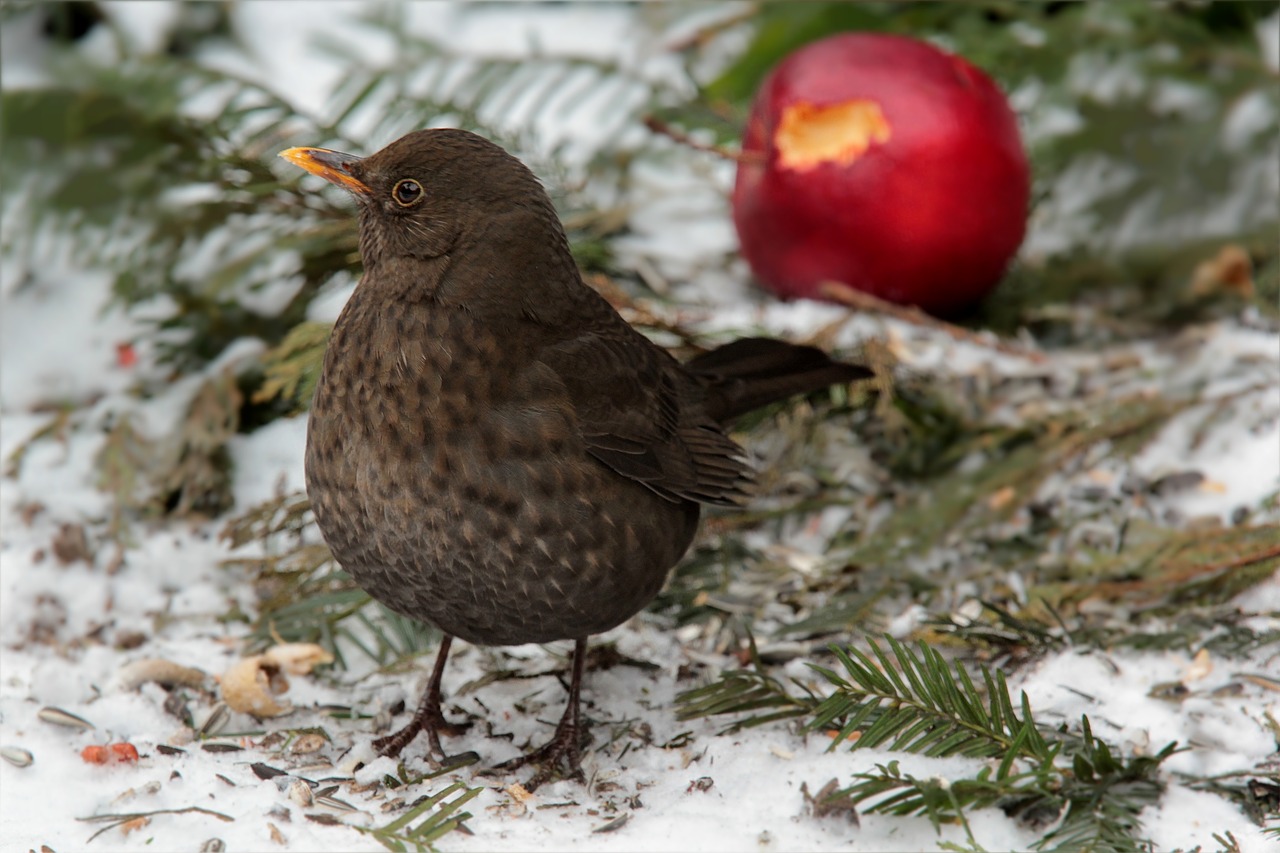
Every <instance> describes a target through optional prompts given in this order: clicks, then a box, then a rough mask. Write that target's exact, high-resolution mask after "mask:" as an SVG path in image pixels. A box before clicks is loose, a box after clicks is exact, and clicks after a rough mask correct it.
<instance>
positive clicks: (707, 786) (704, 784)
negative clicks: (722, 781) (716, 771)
mask: <svg viewBox="0 0 1280 853" xmlns="http://www.w3.org/2000/svg"><path fill="white" fill-rule="evenodd" d="M715 784H716V783H715V781H714V780H713V779H712V778H711V777H710V776H699V777H698V778H697V779H694V780H693V781H692V782H690V783H689V787H687V788H685V789H684V792H685V793H686V794H692V793H693V792H694V791H710V790H711V788H712V787H713V786H714V785H715Z"/></svg>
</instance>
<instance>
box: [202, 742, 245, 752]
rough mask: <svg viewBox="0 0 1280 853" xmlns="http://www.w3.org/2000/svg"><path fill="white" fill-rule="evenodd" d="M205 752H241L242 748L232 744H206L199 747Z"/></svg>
mask: <svg viewBox="0 0 1280 853" xmlns="http://www.w3.org/2000/svg"><path fill="white" fill-rule="evenodd" d="M200 748H201V749H203V750H204V751H205V752H242V751H243V750H244V747H243V746H240V745H238V744H234V743H206V744H203V745H202V746H201V747H200Z"/></svg>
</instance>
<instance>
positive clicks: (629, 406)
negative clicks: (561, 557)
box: [540, 309, 751, 505]
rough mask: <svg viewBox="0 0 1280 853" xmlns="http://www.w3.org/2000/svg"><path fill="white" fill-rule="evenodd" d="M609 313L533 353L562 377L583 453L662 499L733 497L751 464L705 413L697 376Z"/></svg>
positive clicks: (739, 494)
mask: <svg viewBox="0 0 1280 853" xmlns="http://www.w3.org/2000/svg"><path fill="white" fill-rule="evenodd" d="M609 314H610V315H612V316H608V315H599V316H600V322H597V323H592V324H590V325H587V326H586V327H585V328H580V329H578V330H577V333H576V334H574V335H573V336H572V337H570V338H568V339H563V340H561V341H559V342H558V343H556V344H555V345H554V346H552V347H550V348H548V349H547V350H546V351H544V353H543V354H542V357H541V359H540V360H541V361H542V362H543V363H544V364H546V365H547V366H549V367H550V368H551V369H552V370H554V371H555V372H556V374H557V375H558V376H559V378H560V380H561V382H563V384H564V386H565V389H566V391H567V392H568V396H569V400H570V402H571V403H572V406H573V408H574V412H575V414H576V416H577V421H578V427H579V430H580V432H581V435H582V438H583V441H584V442H585V443H586V446H587V450H588V452H589V453H590V454H591V455H592V456H593V457H595V458H596V459H597V460H599V461H600V462H601V463H603V464H605V465H607V466H608V467H609V468H612V469H613V470H614V471H616V472H618V473H619V474H621V475H623V476H624V477H629V478H631V479H633V480H636V481H638V482H640V483H643V484H644V485H645V486H647V487H649V488H650V489H652V490H653V491H654V492H656V493H657V494H659V495H661V496H662V497H665V498H667V499H669V500H693V501H698V502H700V503H714V504H728V505H734V504H737V503H740V502H741V501H742V500H743V499H744V498H745V497H746V493H747V489H748V487H749V486H750V484H751V472H750V468H749V467H748V466H747V463H746V460H745V459H744V458H743V452H742V448H740V447H739V446H738V445H737V444H735V443H734V442H733V441H732V440H731V439H730V438H729V437H728V436H727V435H725V433H724V431H723V429H722V428H721V427H720V425H719V424H717V423H716V422H715V421H714V420H712V419H711V417H710V416H708V415H707V414H706V412H705V410H704V406H703V404H702V400H701V396H702V392H701V386H700V385H699V384H698V382H697V380H695V379H693V378H692V377H690V376H688V375H686V374H684V373H683V371H682V368H681V367H680V365H679V364H678V363H677V362H676V361H675V360H674V359H673V358H671V357H670V356H669V355H668V354H667V353H666V352H664V351H663V350H661V349H660V348H659V347H657V346H656V345H655V344H653V343H651V342H650V341H649V340H648V339H647V338H645V337H644V336H642V335H641V334H640V333H639V332H636V331H635V330H634V329H632V328H631V327H630V326H628V325H627V324H626V323H625V321H623V320H622V319H621V318H620V317H617V315H616V314H613V313H612V310H611V309H610V311H609ZM614 320H616V322H614Z"/></svg>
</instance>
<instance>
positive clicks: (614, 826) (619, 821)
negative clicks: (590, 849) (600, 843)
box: [591, 814, 631, 833]
mask: <svg viewBox="0 0 1280 853" xmlns="http://www.w3.org/2000/svg"><path fill="white" fill-rule="evenodd" d="M630 819H631V815H630V814H620V815H618V816H617V817H615V818H614V819H613V820H611V821H609V822H608V823H606V824H605V825H604V826H597V827H596V828H595V829H593V830H591V832H592V833H597V832H616V831H617V830H619V829H622V827H624V826H626V824H627V821H628V820H630Z"/></svg>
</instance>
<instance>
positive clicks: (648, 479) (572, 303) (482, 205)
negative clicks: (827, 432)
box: [281, 130, 870, 789]
mask: <svg viewBox="0 0 1280 853" xmlns="http://www.w3.org/2000/svg"><path fill="white" fill-rule="evenodd" d="M281 156H283V157H285V158H286V159H288V160H289V161H290V162H292V163H294V164H295V165H298V166H300V167H302V168H303V169H306V170H307V171H308V172H311V173H312V174H315V175H318V176H320V177H322V178H324V179H326V180H328V181H331V182H332V183H335V184H337V185H338V186H341V187H343V188H345V189H347V190H349V191H350V192H351V193H352V194H353V195H354V196H355V197H356V199H357V200H358V201H359V203H360V252H361V255H362V256H363V259H364V277H363V278H362V279H361V281H360V284H359V285H358V286H357V288H356V290H355V293H354V294H352V296H351V299H350V301H348V302H347V305H346V307H345V308H344V309H343V311H342V314H341V316H340V317H339V318H338V322H337V324H336V325H335V326H334V329H333V336H332V338H331V339H330V341H329V346H328V350H327V351H326V353H325V358H324V366H323V370H322V373H321V376H320V381H319V385H318V387H317V390H316V395H315V400H314V402H313V404H312V407H311V418H310V422H309V424H308V429H307V452H306V482H307V492H308V494H309V495H310V496H311V500H312V504H313V508H314V511H315V516H316V521H317V523H318V524H319V526H320V531H321V533H323V535H324V538H325V541H327V542H328V544H329V547H330V548H331V549H332V551H333V554H334V556H335V557H336V558H337V560H338V562H339V563H340V564H341V565H342V566H343V568H344V569H346V570H347V571H348V572H349V573H350V574H351V576H352V577H353V578H355V580H356V582H357V583H358V584H360V586H362V587H363V588H364V589H365V590H367V591H368V592H369V594H370V595H372V596H373V597H374V598H376V599H378V600H379V601H381V602H382V603H383V604H385V605H386V606H387V607H390V608H391V609H392V610H395V611H396V612H398V613H402V614H404V615H406V616H410V617H412V618H415V619H420V620H422V621H424V622H428V623H430V624H432V625H435V626H436V627H438V628H439V629H440V630H441V631H443V632H444V635H445V636H444V640H443V642H442V643H441V645H440V650H439V652H438V653H437V656H436V662H435V668H434V670H433V672H432V675H431V679H430V681H429V683H428V686H427V689H426V692H425V694H424V695H423V698H422V702H421V705H420V706H419V708H418V710H417V713H416V714H415V715H414V717H413V719H412V720H411V721H410V722H409V724H408V725H407V726H405V727H404V728H403V729H401V730H400V731H398V732H396V733H394V734H392V735H390V736H388V737H384V738H381V739H380V740H378V741H375V743H374V746H375V747H376V748H377V749H378V750H379V751H380V752H381V753H383V754H385V755H395V754H397V753H399V752H400V750H402V749H403V748H404V747H405V745H406V744H408V743H409V742H410V741H411V740H413V738H414V737H415V736H416V735H417V733H418V732H420V731H425V732H426V733H427V737H428V738H429V740H430V746H431V752H432V753H433V754H434V755H435V756H438V757H441V758H443V757H444V751H443V749H442V748H441V746H440V734H442V733H443V734H456V733H458V732H459V727H457V726H454V725H452V724H450V723H448V722H447V721H446V720H445V718H444V716H443V714H442V713H441V707H440V681H441V675H442V673H443V671H444V664H445V660H446V658H447V656H448V653H449V646H450V643H451V642H452V638H454V637H458V638H460V639H463V640H466V641H467V642H470V643H479V644H483V645H509V644H519V643H544V642H548V641H550V640H565V639H569V640H574V641H575V646H574V655H573V672H572V677H571V680H570V684H569V701H568V706H567V707H566V709H565V712H564V716H563V717H562V719H561V720H560V723H559V725H558V726H557V728H556V732H555V735H554V736H553V737H552V739H551V741H550V742H549V743H548V744H547V745H545V746H544V747H542V748H541V749H538V750H536V751H534V752H532V753H530V754H528V755H525V756H523V757H521V758H517V759H515V760H514V761H510V762H507V763H506V764H504V765H500V767H502V768H504V769H513V768H515V767H519V766H521V765H523V764H525V763H534V764H537V765H539V770H538V771H537V772H536V773H535V775H534V776H533V778H532V779H531V780H530V782H529V783H528V785H527V786H526V787H528V788H530V789H532V788H534V787H536V786H537V785H538V784H540V783H542V782H543V781H545V780H546V779H548V778H550V777H551V775H552V774H553V773H555V772H557V770H558V769H559V767H560V765H561V764H562V763H563V764H565V765H567V770H568V771H569V773H570V775H573V776H575V777H577V778H581V770H580V767H579V763H580V743H581V740H580V734H581V733H580V724H579V714H578V694H579V688H580V685H581V681H582V670H583V662H584V657H585V652H586V643H587V637H588V636H589V635H591V634H596V633H599V632H601V631H607V630H608V629H610V628H612V627H614V626H615V625H618V624H620V623H621V622H623V621H624V620H626V619H628V618H629V617H631V616H632V615H634V614H635V613H636V612H638V611H639V610H640V609H641V608H642V607H644V606H645V605H646V604H647V603H648V602H649V601H651V600H652V599H653V597H654V596H655V595H656V594H657V593H658V590H659V589H660V588H661V587H662V585H663V582H664V581H665V580H666V577H667V573H668V572H669V571H670V569H671V567H672V566H674V565H675V563H676V561H677V560H679V559H680V557H681V555H683V554H684V552H685V549H686V548H688V546H689V543H690V542H691V541H692V539H693V535H694V531H695V528H696V527H697V524H698V513H699V508H700V505H701V504H704V503H710V504H736V503H738V502H740V501H741V500H742V499H743V498H744V497H745V495H746V489H747V487H748V486H749V484H750V480H751V474H750V471H749V469H748V467H747V465H746V463H745V461H744V459H743V451H742V449H741V448H740V447H738V445H736V444H735V443H734V442H733V441H732V440H731V439H730V438H729V437H728V436H727V435H726V434H725V430H724V426H723V425H724V424H725V423H727V422H729V421H732V420H733V419H734V418H735V417H737V416H738V415H740V414H742V413H744V412H747V411H749V410H751V409H753V408H757V407H759V406H762V405H765V404H767V403H770V402H773V401H776V400H780V399H783V398H785V397H788V396H791V395H793V394H799V393H805V392H809V391H813V390H816V389H819V388H823V387H826V386H828V385H831V384H834V383H841V382H849V381H852V380H855V379H860V378H863V377H866V376H868V375H870V374H869V372H868V371H867V370H866V369H865V368H863V367H859V366H853V365H847V364H840V363H836V362H833V361H831V360H830V359H829V358H828V357H827V356H826V355H825V354H823V353H822V352H821V351H819V350H817V349H814V348H811V347H801V346H793V345H790V344H786V343H782V342H779V341H771V340H766V339H746V340H740V341H737V342H735V343H732V344H729V345H727V346H724V347H721V348H719V349H716V350H713V351H711V352H709V353H706V354H704V355H702V356H699V357H697V358H695V359H693V360H692V361H690V362H688V363H687V364H684V365H681V364H680V363H679V362H677V361H676V360H675V359H673V358H672V357H671V356H670V355H669V354H668V353H667V352H665V351H664V350H662V349H661V348H659V347H658V346H656V345H654V344H653V343H651V342H650V341H649V340H648V339H647V338H645V337H644V336H643V335H641V334H640V333H639V332H637V331H635V330H634V329H632V328H631V326H629V325H628V324H627V322H626V321H625V320H623V319H622V317H620V316H619V315H618V313H617V312H616V311H614V310H613V308H612V307H611V306H610V305H609V303H608V302H606V301H605V300H604V299H603V298H602V297H601V296H599V295H598V294H597V293H596V292H595V291H594V290H592V289H591V288H590V287H588V286H587V285H586V284H584V283H583V281H582V278H581V276H580V274H579V272H578V268H577V266H576V265H575V263H574V260H573V257H572V255H570V253H569V244H568V241H567V239H566V237H565V233H564V229H563V227H562V226H561V224H560V220H559V219H558V217H557V216H556V212H555V209H554V208H553V207H552V204H551V201H550V199H549V198H548V197H547V194H546V192H545V191H544V190H543V188H542V185H541V184H540V183H539V182H538V180H537V178H535V177H534V175H533V174H532V173H531V172H530V171H529V170H528V169H527V168H525V166H524V165H523V164H522V163H521V162H520V161H519V160H517V159H515V158H514V157H512V156H510V155H509V154H507V153H506V152H505V151H504V150H502V148H500V147H498V146H497V145H494V144H493V143H491V142H488V141H486V140H485V139H483V138H481V137H479V136H476V135H475V134H472V133H468V132H466V131H462V130H423V131H418V132H415V133H411V134H409V135H408V136H405V137H403V138H402V139H399V140H397V141H396V142H393V143H392V144H390V145H388V146H387V147H386V148H383V149H382V150H381V151H379V152H377V153H376V154H373V155H371V156H369V157H364V158H361V157H355V156H352V155H350V154H342V153H339V152H336V151H329V150H326V149H321V148H291V149H289V150H288V151H285V152H283V153H282V154H281Z"/></svg>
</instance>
